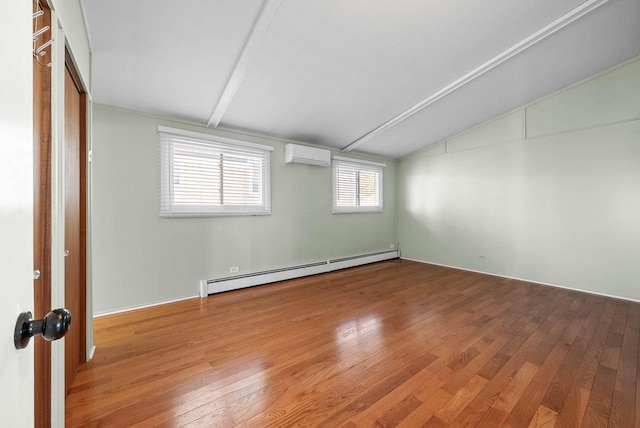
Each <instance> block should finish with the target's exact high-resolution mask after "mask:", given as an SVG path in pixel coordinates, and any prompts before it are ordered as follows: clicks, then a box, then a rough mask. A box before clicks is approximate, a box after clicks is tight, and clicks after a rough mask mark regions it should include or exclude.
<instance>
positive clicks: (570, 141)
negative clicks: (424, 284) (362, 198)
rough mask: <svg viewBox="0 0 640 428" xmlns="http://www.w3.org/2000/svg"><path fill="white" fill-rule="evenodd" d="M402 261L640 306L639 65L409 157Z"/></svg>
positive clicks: (404, 166) (402, 200)
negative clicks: (573, 290)
mask: <svg viewBox="0 0 640 428" xmlns="http://www.w3.org/2000/svg"><path fill="white" fill-rule="evenodd" d="M398 206H399V210H398V239H399V242H400V248H401V250H402V255H403V257H407V258H412V259H417V260H421V261H426V262H431V263H438V264H444V265H449V266H454V267H460V268H464V269H470V270H477V271H482V272H488V273H495V274H499V275H504V276H511V277H516V278H523V279H527V280H531V281H537V282H542V283H550V284H557V285H560V286H564V287H570V288H576V289H581V290H586V291H591V292H596V293H602V294H608V295H614V296H621V297H626V298H631V299H640V279H639V278H640V263H639V260H640V59H636V60H635V61H632V62H629V63H627V64H625V65H622V66H619V67H617V68H614V69H612V70H610V71H608V72H606V73H603V74H601V75H598V76H595V77H593V78H591V79H588V80H587V81H585V82H582V83H579V84H577V85H574V86H573V87H570V88H568V89H566V90H563V91H561V92H559V93H557V94H554V95H552V96H549V97H546V98H544V99H542V100H540V101H537V102H535V103H532V104H530V105H528V106H526V107H523V108H521V109H518V110H516V111H514V112H512V113H510V114H507V115H505V116H502V117H500V118H498V119H495V120H493V121H491V122H488V123H486V124H483V125H481V126H479V127H477V128H475V129H473V130H470V131H468V132H466V133H463V134H461V135H458V136H455V137H453V138H450V139H447V140H446V141H443V142H440V143H438V144H436V145H433V146H430V147H428V148H427V149H425V150H423V151H421V152H419V153H416V154H414V155H412V156H410V157H408V158H406V159H403V160H402V161H401V162H400V164H399V168H398Z"/></svg>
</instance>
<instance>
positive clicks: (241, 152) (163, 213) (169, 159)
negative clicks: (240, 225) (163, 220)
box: [158, 126, 273, 217]
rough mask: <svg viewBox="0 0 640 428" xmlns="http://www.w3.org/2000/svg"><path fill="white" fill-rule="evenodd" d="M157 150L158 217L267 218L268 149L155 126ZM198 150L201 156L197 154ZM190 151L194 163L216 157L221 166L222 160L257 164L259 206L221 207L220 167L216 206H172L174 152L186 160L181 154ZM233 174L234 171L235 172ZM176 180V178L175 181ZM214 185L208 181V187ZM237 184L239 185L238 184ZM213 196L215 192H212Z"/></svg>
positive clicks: (269, 200) (222, 198) (269, 191)
mask: <svg viewBox="0 0 640 428" xmlns="http://www.w3.org/2000/svg"><path fill="white" fill-rule="evenodd" d="M158 134H159V140H160V141H159V147H160V198H159V200H160V207H159V216H160V217H218V216H247V215H248V216H256V215H271V152H273V147H272V146H267V145H263V144H256V143H250V142H247V141H241V140H236V139H232V138H227V137H220V136H216V135H211V134H204V133H199V132H193V131H187V130H183V129H177V128H170V127H166V126H158ZM198 148H200V149H201V152H198V151H197V150H198ZM188 149H191V150H193V151H194V154H193V158H194V159H195V162H198V159H199V160H200V161H201V160H202V159H205V158H207V157H208V156H212V154H214V153H219V156H220V161H221V162H223V164H224V156H231V157H234V158H236V159H237V158H242V157H246V158H247V160H253V161H254V162H255V161H256V160H258V161H259V162H260V166H261V169H260V172H261V178H262V179H261V184H262V189H261V195H262V198H261V203H260V204H259V205H258V204H247V205H245V204H236V205H231V204H224V177H225V175H224V168H222V167H220V170H219V174H220V180H219V181H218V183H219V184H218V186H219V187H218V189H217V190H218V193H220V201H221V203H220V204H208V203H202V204H197V203H192V204H183V205H180V204H178V203H176V195H175V188H174V186H175V180H176V175H175V169H176V160H175V155H176V151H182V154H181V156H183V157H188V155H186V154H185V152H187V151H188ZM236 172H237V171H236ZM178 179H179V178H178ZM214 182H215V179H212V181H211V184H213V183H214ZM240 184H241V183H240ZM212 193H215V190H214V191H213V192H212Z"/></svg>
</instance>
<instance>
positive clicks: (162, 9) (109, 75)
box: [84, 0, 262, 122]
mask: <svg viewBox="0 0 640 428" xmlns="http://www.w3.org/2000/svg"><path fill="white" fill-rule="evenodd" d="M261 6H262V1H261V0H242V1H234V0H217V1H215V2H213V1H208V0H190V1H188V2H182V1H157V0H154V1H151V0H135V1H132V0H108V1H106V0H86V1H85V2H84V7H85V11H86V15H87V20H88V23H89V32H90V35H91V38H92V48H93V58H94V61H93V88H92V96H93V99H94V100H95V101H96V102H99V103H103V104H110V105H115V106H119V107H125V108H130V109H134V110H140V111H144V112H150V113H160V114H165V115H170V116H173V117H177V118H182V119H188V120H194V121H198V122H206V120H207V119H208V117H209V115H210V114H211V111H212V109H213V107H214V105H215V100H216V99H217V97H219V95H220V93H221V92H222V89H223V87H224V85H225V83H226V81H227V78H228V76H229V73H230V70H231V69H232V68H233V65H234V64H235V62H236V60H237V57H238V55H239V54H240V51H241V50H242V46H243V45H244V43H245V40H246V38H247V34H248V33H249V31H250V29H251V27H252V25H253V22H254V20H255V18H256V16H257V14H258V11H259V10H260V7H261Z"/></svg>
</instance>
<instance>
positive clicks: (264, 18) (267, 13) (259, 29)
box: [207, 0, 284, 128]
mask: <svg viewBox="0 0 640 428" xmlns="http://www.w3.org/2000/svg"><path fill="white" fill-rule="evenodd" d="M283 1H284V0H264V2H263V3H262V7H261V8H260V11H259V12H258V16H257V17H256V20H255V21H254V23H253V26H252V27H251V31H250V32H249V36H248V37H247V40H246V41H245V43H244V46H243V47H242V51H241V52H240V56H239V57H238V59H237V61H236V64H235V66H234V67H233V71H232V72H231V75H230V76H229V79H228V80H227V84H226V85H225V87H224V90H223V91H222V95H220V98H219V99H218V102H217V104H216V106H215V107H214V109H213V112H212V113H211V116H210V117H209V121H208V122H207V126H208V127H214V128H217V127H218V125H220V122H221V121H222V118H223V117H224V114H225V113H226V112H227V109H228V108H229V106H230V105H231V102H232V101H233V97H234V96H235V95H236V92H237V91H238V88H239V87H240V84H241V83H242V80H243V79H244V77H245V75H246V74H247V71H248V69H249V64H250V63H251V60H252V59H253V57H254V55H255V54H256V52H257V51H258V48H259V47H260V44H261V43H262V39H263V37H264V35H265V34H266V32H267V30H268V29H269V27H270V26H271V23H272V22H273V18H274V17H275V16H276V15H277V13H278V10H279V9H280V5H281V4H282V2H283Z"/></svg>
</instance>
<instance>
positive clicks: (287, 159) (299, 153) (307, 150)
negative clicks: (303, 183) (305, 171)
mask: <svg viewBox="0 0 640 428" xmlns="http://www.w3.org/2000/svg"><path fill="white" fill-rule="evenodd" d="M284 163H303V164H306V165H314V166H329V165H331V152H330V151H329V150H326V149H318V148H316V147H309V146H301V145H299V144H287V145H285V146H284Z"/></svg>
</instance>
